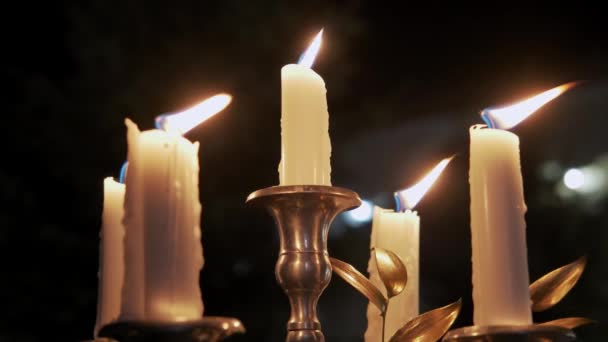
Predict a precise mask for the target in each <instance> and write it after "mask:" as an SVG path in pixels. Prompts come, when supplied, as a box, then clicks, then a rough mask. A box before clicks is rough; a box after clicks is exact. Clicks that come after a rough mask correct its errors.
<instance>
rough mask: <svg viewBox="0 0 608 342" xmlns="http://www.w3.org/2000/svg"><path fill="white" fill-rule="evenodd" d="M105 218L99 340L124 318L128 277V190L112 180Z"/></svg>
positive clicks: (106, 186) (108, 182)
mask: <svg viewBox="0 0 608 342" xmlns="http://www.w3.org/2000/svg"><path fill="white" fill-rule="evenodd" d="M103 194H104V195H103V214H102V219H101V224H102V226H101V233H100V238H101V243H100V246H99V275H98V276H99V283H98V287H99V290H98V298H97V321H96V323H95V336H97V332H98V331H99V329H101V327H103V326H104V325H106V324H108V323H110V322H112V321H114V320H116V319H117V318H118V315H119V314H120V297H121V294H120V292H121V290H122V284H123V274H124V260H123V257H124V254H123V237H124V228H123V225H122V218H123V213H124V210H123V204H124V198H125V186H124V184H120V183H118V182H116V181H114V180H113V179H112V178H111V177H108V178H106V179H104V181H103Z"/></svg>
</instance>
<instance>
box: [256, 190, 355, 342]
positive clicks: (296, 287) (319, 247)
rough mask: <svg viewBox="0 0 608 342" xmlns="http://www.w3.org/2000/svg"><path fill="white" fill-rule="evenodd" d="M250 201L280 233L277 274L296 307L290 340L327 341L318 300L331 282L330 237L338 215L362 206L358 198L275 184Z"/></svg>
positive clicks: (350, 193)
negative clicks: (328, 242)
mask: <svg viewBox="0 0 608 342" xmlns="http://www.w3.org/2000/svg"><path fill="white" fill-rule="evenodd" d="M247 203H251V204H254V205H260V206H264V207H266V208H267V209H268V211H269V212H270V214H271V215H272V217H273V218H274V220H275V223H276V225H277V228H278V229H279V235H280V242H281V245H280V249H279V259H278V261H277V264H276V267H275V274H276V277H277V282H278V283H279V285H280V286H281V287H282V288H283V290H284V291H285V294H287V296H288V297H289V303H290V305H291V317H290V318H289V321H288V323H287V339H286V341H287V342H305V341H306V342H313V341H314V342H321V341H325V337H324V336H323V333H322V332H321V323H320V322H319V319H318V318H317V301H318V300H319V297H320V296H321V293H322V292H323V290H325V288H326V287H327V285H328V284H329V281H330V280H331V273H332V270H331V264H330V262H329V256H328V253H327V233H328V232H329V227H330V225H331V223H332V221H333V220H334V218H335V217H336V216H337V215H338V214H339V213H341V212H343V211H345V210H348V209H352V208H355V207H357V206H359V205H360V204H361V200H360V199H359V196H358V195H357V194H356V193H355V192H353V191H351V190H348V189H343V188H338V187H332V186H322V185H293V186H274V187H270V188H265V189H261V190H258V191H256V192H254V193H252V194H251V195H249V197H248V198H247Z"/></svg>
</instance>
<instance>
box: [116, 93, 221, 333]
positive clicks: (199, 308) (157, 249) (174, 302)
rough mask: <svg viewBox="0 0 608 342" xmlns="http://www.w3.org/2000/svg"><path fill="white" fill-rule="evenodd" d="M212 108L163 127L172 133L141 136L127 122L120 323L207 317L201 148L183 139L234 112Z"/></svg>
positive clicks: (171, 119)
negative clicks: (209, 120) (194, 129)
mask: <svg viewBox="0 0 608 342" xmlns="http://www.w3.org/2000/svg"><path fill="white" fill-rule="evenodd" d="M222 96H223V95H222ZM227 100H228V102H229V100H230V98H229V97H228V98H227ZM205 103H207V104H208V106H203V107H200V106H197V107H194V108H196V111H198V113H193V112H192V110H189V111H185V112H182V113H178V114H174V115H171V116H164V117H162V118H160V119H159V120H157V123H160V125H159V126H161V127H164V128H166V129H169V131H164V130H158V129H157V130H150V131H145V132H140V131H139V129H138V127H137V125H135V124H134V123H133V122H131V121H130V120H128V119H127V120H126V125H127V128H128V134H127V138H128V143H129V157H128V159H129V160H128V162H129V171H128V173H127V177H126V187H127V191H126V198H125V219H124V225H125V229H126V235H125V282H124V287H123V291H122V297H123V299H122V310H121V314H120V319H121V320H154V321H187V320H194V319H198V318H200V317H201V316H202V314H203V302H202V297H201V291H200V288H199V273H200V270H201V269H202V267H203V264H204V259H203V250H202V244H201V231H200V214H201V204H200V202H199V192H198V175H199V164H198V147H199V145H198V143H192V142H190V141H189V140H187V139H186V138H184V137H183V136H181V134H180V133H183V132H185V131H186V130H188V129H190V128H192V127H194V126H196V124H198V123H200V120H201V119H204V118H207V117H209V116H210V113H211V114H214V113H217V112H219V111H220V110H221V109H223V108H224V107H225V105H227V102H226V101H219V102H218V101H209V100H208V101H205Z"/></svg>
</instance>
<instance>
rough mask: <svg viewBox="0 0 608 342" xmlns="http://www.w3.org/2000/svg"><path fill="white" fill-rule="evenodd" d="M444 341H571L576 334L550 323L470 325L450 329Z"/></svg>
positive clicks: (574, 338)
mask: <svg viewBox="0 0 608 342" xmlns="http://www.w3.org/2000/svg"><path fill="white" fill-rule="evenodd" d="M443 341H444V342H572V341H576V335H575V334H574V332H573V331H572V330H570V329H566V328H563V327H558V326H550V325H540V324H536V325H525V326H488V327H478V326H471V327H465V328H460V329H456V330H452V331H450V332H448V333H447V334H446V336H445V337H444V338H443Z"/></svg>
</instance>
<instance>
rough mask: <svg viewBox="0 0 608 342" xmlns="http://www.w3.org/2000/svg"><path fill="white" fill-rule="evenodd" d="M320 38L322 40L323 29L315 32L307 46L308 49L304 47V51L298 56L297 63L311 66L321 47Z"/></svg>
mask: <svg viewBox="0 0 608 342" xmlns="http://www.w3.org/2000/svg"><path fill="white" fill-rule="evenodd" d="M322 40H323V29H321V31H319V33H317V35H316V36H315V38H314V39H313V40H312V43H310V46H309V47H308V49H306V51H304V53H303V54H302V55H301V56H300V59H299V60H298V64H300V65H303V66H305V67H307V68H310V67H312V65H313V63H314V62H315V58H316V57H317V54H318V53H319V49H321V41H322Z"/></svg>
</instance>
